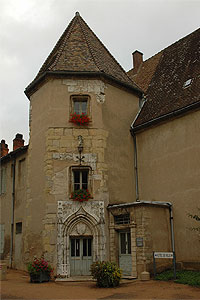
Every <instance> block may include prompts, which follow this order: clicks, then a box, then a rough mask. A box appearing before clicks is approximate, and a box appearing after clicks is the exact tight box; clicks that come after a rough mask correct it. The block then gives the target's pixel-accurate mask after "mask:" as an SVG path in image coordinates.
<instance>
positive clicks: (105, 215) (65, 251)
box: [0, 13, 200, 277]
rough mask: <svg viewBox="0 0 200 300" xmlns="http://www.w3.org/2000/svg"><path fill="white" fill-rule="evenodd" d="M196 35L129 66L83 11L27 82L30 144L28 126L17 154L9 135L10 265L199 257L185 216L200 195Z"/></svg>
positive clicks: (74, 269) (79, 266)
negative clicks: (38, 259)
mask: <svg viewBox="0 0 200 300" xmlns="http://www.w3.org/2000/svg"><path fill="white" fill-rule="evenodd" d="M199 33H200V31H199V30H197V31H195V32H194V33H192V34H190V35H189V36H187V37H185V38H184V39H182V40H180V41H178V42H177V43H175V44H173V45H171V46H169V47H168V48H166V49H165V50H163V51H161V52H160V53H158V54H157V55H155V56H154V57H152V58H150V59H149V60H147V61H146V62H143V60H142V54H141V53H140V52H139V51H135V52H134V53H133V61H134V68H133V69H132V70H130V71H129V72H128V73H126V72H125V71H124V70H123V69H122V67H121V66H120V65H119V64H118V62H117V61H116V60H115V59H114V58H113V56H112V55H111V54H110V53H109V51H108V50H107V49H106V48H105V46H104V45H103V44H102V42H101V41H100V40H99V39H98V38H97V36H96V35H95V34H94V33H93V32H92V30H91V29H90V28H89V27H88V25H87V24H86V23H85V21H84V20H83V19H82V17H81V16H80V15H79V13H76V15H75V17H74V18H73V19H72V21H71V23H70V24H69V26H68V27H67V29H66V30H65V31H64V33H63V34H62V36H61V38H60V39H59V41H58V42H57V44H56V45H55V47H54V49H53V50H52V52H51V53H50V55H49V56H48V57H47V59H46V61H45V62H44V64H43V66H42V67H41V69H40V71H39V73H38V74H37V76H36V78H35V79H34V80H33V81H32V82H31V83H30V85H29V86H28V87H27V88H26V90H25V94H26V95H27V97H28V99H29V101H30V140H29V145H27V146H24V141H23V136H22V135H21V134H17V135H16V137H15V139H14V140H13V151H11V152H9V151H8V147H7V145H6V143H5V141H4V140H2V141H1V182H0V183H1V184H0V188H1V190H0V192H1V201H0V205H1V222H0V223H1V225H0V226H1V227H0V229H1V256H2V258H3V259H7V260H8V265H9V266H10V267H14V268H18V269H25V268H26V265H27V262H28V261H30V260H31V259H32V258H33V256H35V255H37V256H41V255H44V256H45V258H46V259H47V260H48V261H49V262H50V263H51V264H52V265H53V266H54V268H55V273H56V274H57V275H58V276H64V277H65V276H66V277H70V276H73V275H88V274H89V270H90V265H91V263H92V261H96V260H111V261H115V262H117V264H119V266H120V267H121V268H122V270H123V274H124V275H126V276H133V277H138V276H140V274H141V272H142V271H143V270H144V268H146V269H147V270H149V271H152V268H153V266H152V255H153V251H162V252H171V251H174V252H175V253H176V260H177V262H179V263H180V265H183V266H184V267H187V266H188V265H189V266H192V267H197V266H198V263H199V261H200V257H199V248H200V244H199V243H198V236H197V235H196V233H195V232H192V231H190V230H189V229H190V227H192V224H193V223H192V219H191V218H189V217H188V216H187V215H188V214H189V213H195V212H196V210H197V207H198V205H199V196H200V188H199V184H198V182H199V180H198V179H199V177H200V171H199V170H200V168H199V166H200V159H199V155H198V153H199V150H200V139H199V127H200V125H199V124H200V123H199V110H198V107H199V104H200V99H199V94H200V93H199V86H200V85H199V80H200V77H199V70H200V68H199V57H198V55H199V52H198V47H199V41H200V39H199ZM80 193H81V195H80ZM77 200H81V201H77ZM86 200H87V201H86ZM173 216H174V217H173ZM189 245H190V247H188V246H189ZM160 263H161V264H165V265H167V264H169V260H164V261H160ZM170 263H171V262H170Z"/></svg>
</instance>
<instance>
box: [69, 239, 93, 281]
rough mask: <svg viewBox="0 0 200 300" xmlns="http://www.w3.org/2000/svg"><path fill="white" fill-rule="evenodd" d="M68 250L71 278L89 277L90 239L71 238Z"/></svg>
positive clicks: (90, 261)
mask: <svg viewBox="0 0 200 300" xmlns="http://www.w3.org/2000/svg"><path fill="white" fill-rule="evenodd" d="M70 248H71V249H70V270H71V271H70V273H71V276H74V275H90V266H91V264H92V238H71V239H70Z"/></svg>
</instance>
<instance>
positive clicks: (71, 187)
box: [69, 166, 93, 195]
mask: <svg viewBox="0 0 200 300" xmlns="http://www.w3.org/2000/svg"><path fill="white" fill-rule="evenodd" d="M74 170H88V188H87V189H88V191H89V192H90V194H91V195H92V190H93V189H92V168H91V167H90V166H71V167H70V184H69V191H70V194H71V193H72V192H74V175H73V171H74Z"/></svg>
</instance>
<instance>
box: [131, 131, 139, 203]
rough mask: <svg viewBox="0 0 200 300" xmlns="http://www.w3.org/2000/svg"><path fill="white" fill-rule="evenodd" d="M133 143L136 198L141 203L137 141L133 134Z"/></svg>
mask: <svg viewBox="0 0 200 300" xmlns="http://www.w3.org/2000/svg"><path fill="white" fill-rule="evenodd" d="M132 136H133V143H134V170H135V198H136V201H139V186H138V163H137V161H138V159H137V141H136V135H135V134H134V133H133V134H132Z"/></svg>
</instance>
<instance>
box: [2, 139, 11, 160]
mask: <svg viewBox="0 0 200 300" xmlns="http://www.w3.org/2000/svg"><path fill="white" fill-rule="evenodd" d="M0 151H1V157H2V156H5V155H7V154H8V151H9V149H8V145H7V144H6V142H5V140H1V143H0Z"/></svg>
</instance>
